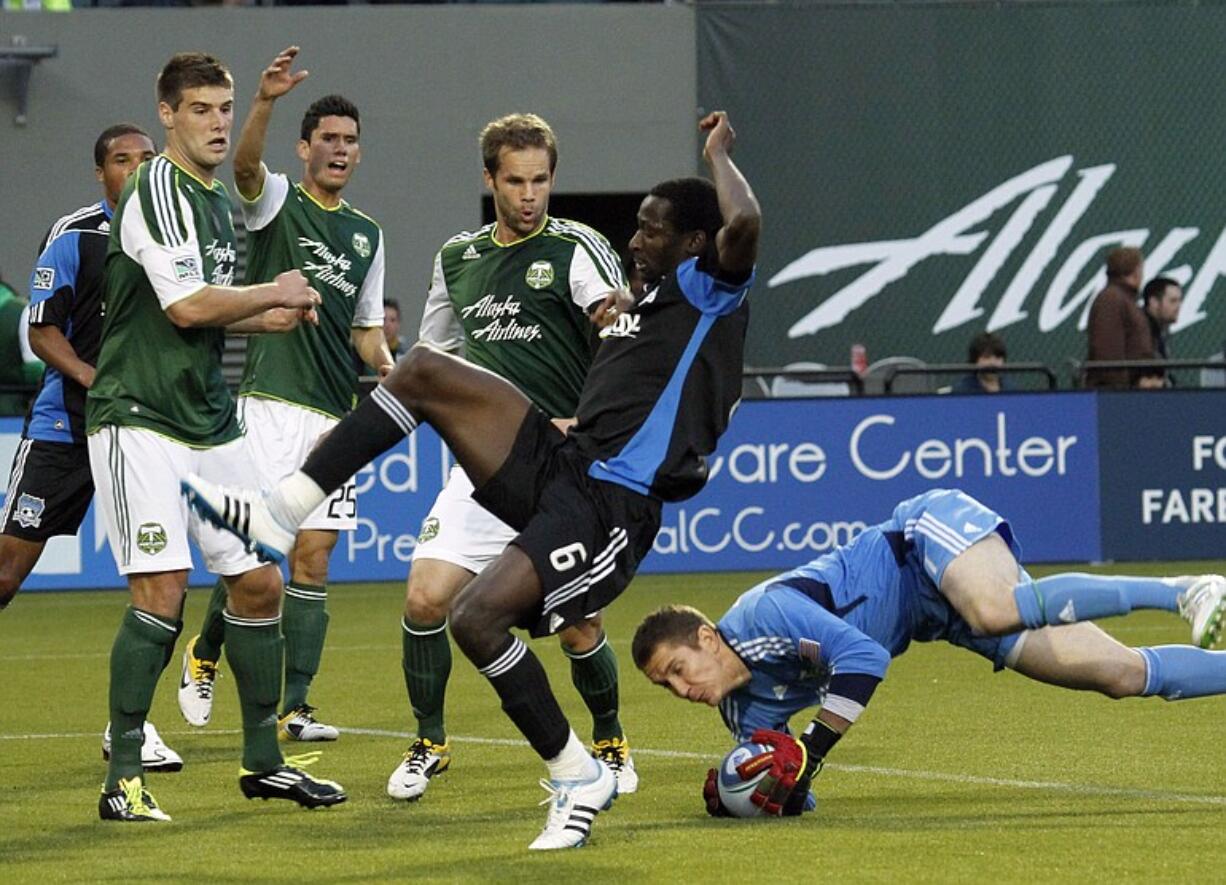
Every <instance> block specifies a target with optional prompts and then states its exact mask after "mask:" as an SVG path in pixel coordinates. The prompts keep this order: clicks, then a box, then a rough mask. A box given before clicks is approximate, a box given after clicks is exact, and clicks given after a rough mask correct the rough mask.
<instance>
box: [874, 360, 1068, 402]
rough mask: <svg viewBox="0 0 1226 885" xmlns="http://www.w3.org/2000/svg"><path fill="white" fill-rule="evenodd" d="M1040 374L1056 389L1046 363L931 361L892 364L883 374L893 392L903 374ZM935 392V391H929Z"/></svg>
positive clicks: (1051, 369)
mask: <svg viewBox="0 0 1226 885" xmlns="http://www.w3.org/2000/svg"><path fill="white" fill-rule="evenodd" d="M981 373H982V374H985V375H1027V374H1029V375H1042V376H1043V377H1044V378H1046V379H1047V389H1048V390H1056V389H1057V388H1058V387H1059V386H1060V383H1059V381H1058V380H1057V379H1056V370H1055V369H1053V368H1052V367H1051V366H1049V365H1047V364H1046V363H1005V364H1003V365H1000V366H979V365H976V364H975V363H931V364H929V365H926V366H894V367H893V368H891V369H889V370H887V371H886V373H885V376H884V383H885V393H886V394H887V395H889V394H891V393H893V392H894V380H895V379H896V378H898V377H899V376H904V375H972V374H981ZM929 392H930V393H936V392H937V391H929Z"/></svg>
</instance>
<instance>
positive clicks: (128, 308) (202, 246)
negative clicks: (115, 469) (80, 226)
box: [85, 156, 239, 448]
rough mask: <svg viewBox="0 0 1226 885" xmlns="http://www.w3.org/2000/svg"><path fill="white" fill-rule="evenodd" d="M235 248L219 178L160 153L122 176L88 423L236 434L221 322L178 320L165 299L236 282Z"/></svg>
mask: <svg viewBox="0 0 1226 885" xmlns="http://www.w3.org/2000/svg"><path fill="white" fill-rule="evenodd" d="M237 259H238V252H237V250H236V248H235V241H234V225H233V223H232V222H231V221H230V197H229V195H228V194H227V193H226V188H225V185H223V184H222V183H221V182H220V181H214V182H213V184H212V186H211V187H210V186H209V185H206V184H204V182H202V181H200V179H198V178H196V177H195V176H193V175H192V174H191V173H189V172H187V171H186V170H184V169H182V168H180V167H179V166H177V165H175V163H174V162H172V161H171V160H170V159H169V158H168V157H166V156H159V157H154V158H153V159H152V160H149V161H148V162H146V163H144V164H143V165H141V167H140V168H139V169H137V170H136V173H135V174H134V175H133V176H132V177H131V178H129V179H128V183H127V185H126V186H125V187H124V191H123V195H122V196H121V197H120V198H119V205H118V206H116V207H115V214H114V216H113V217H112V218H111V235H110V243H109V245H108V247H107V254H106V301H105V310H104V313H105V316H104V318H103V321H102V349H101V351H100V353H99V354H98V366H97V376H96V378H95V380H94V386H93V387H91V388H90V391H89V396H88V399H87V400H86V409H85V418H86V432H87V433H93V432H94V431H96V430H98V429H99V428H100V427H103V426H104V425H107V424H115V425H119V426H121V427H142V428H145V429H147V430H152V431H155V432H157V433H160V434H162V435H163V436H168V437H170V438H171V439H175V440H178V441H179V442H182V443H185V444H186V445H190V446H195V447H201V448H207V447H210V446H216V445H221V444H222V443H226V442H229V441H230V440H233V439H236V438H238V436H239V427H238V421H237V420H236V419H235V409H234V400H233V399H232V398H231V397H230V391H229V390H227V389H226V382H225V379H223V378H222V375H221V353H222V349H223V348H224V346H225V336H226V333H225V330H224V329H220V328H203V327H202V328H191V329H180V328H179V327H178V326H176V325H175V324H174V323H172V322H171V321H170V318H169V317H168V316H166V308H168V307H170V306H171V305H172V304H175V303H176V302H178V301H181V300H183V299H184V298H187V297H188V296H189V295H192V294H194V293H196V292H198V291H200V290H201V289H203V288H204V287H205V286H208V285H214V286H229V285H232V284H233V282H234V267H235V264H236V263H237Z"/></svg>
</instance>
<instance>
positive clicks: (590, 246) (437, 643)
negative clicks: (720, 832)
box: [387, 114, 638, 799]
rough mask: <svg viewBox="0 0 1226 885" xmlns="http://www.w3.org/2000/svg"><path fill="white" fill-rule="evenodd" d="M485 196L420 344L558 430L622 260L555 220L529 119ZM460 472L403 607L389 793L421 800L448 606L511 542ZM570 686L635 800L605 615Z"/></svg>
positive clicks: (504, 136) (572, 643)
mask: <svg viewBox="0 0 1226 885" xmlns="http://www.w3.org/2000/svg"><path fill="white" fill-rule="evenodd" d="M480 144H481V154H482V159H483V162H484V167H485V168H484V178H485V185H486V187H487V188H488V189H489V191H490V193H491V194H493V197H494V216H495V219H496V220H495V221H494V222H493V223H492V224H488V225H486V226H485V227H482V228H480V229H479V230H477V231H473V232H464V233H461V234H458V235H456V236H454V237H452V238H451V239H450V240H448V241H447V242H446V243H444V244H443V248H442V249H441V250H440V251H439V253H438V255H437V257H436V258H435V260H434V274H433V279H432V281H431V284H430V293H429V296H428V297H427V300H426V309H425V314H424V316H423V318H422V324H421V332H420V340H421V341H423V342H426V343H428V344H431V345H433V346H435V347H438V348H440V349H442V350H445V351H448V352H450V353H459V352H461V351H463V352H464V355H465V356H466V357H467V358H468V360H469V361H470V362H473V363H475V364H476V365H478V366H481V367H483V368H486V369H489V370H490V371H492V372H494V373H496V374H498V375H501V376H502V377H503V378H506V379H508V380H509V381H511V382H512V383H514V384H515V386H516V387H518V388H519V389H520V390H521V391H523V392H524V393H525V394H526V395H527V396H528V398H529V399H531V400H532V401H533V402H534V403H535V404H536V405H537V406H539V407H540V408H541V410H543V411H544V412H545V414H547V415H550V416H552V417H553V418H554V419H556V420H558V421H559V422H560V424H561V425H564V424H565V423H568V421H567V419H569V418H570V416H572V415H574V414H575V408H576V406H577V405H578V402H579V392H580V391H581V390H582V388H583V380H584V378H585V377H586V375H587V370H588V367H589V365H590V364H591V360H592V352H593V343H594V341H596V340H598V339H597V338H596V337H595V335H594V329H593V326H592V324H591V322H590V321H589V317H588V314H589V312H591V311H593V310H594V309H595V308H596V307H597V306H598V305H600V304H601V303H602V302H603V301H604V299H605V296H606V295H608V293H609V292H611V291H613V290H617V289H624V288H625V287H626V281H625V278H624V276H623V274H622V270H621V263H620V261H619V259H618V257H617V254H616V253H615V252H614V251H613V249H612V248H610V246H609V243H608V241H607V240H606V239H605V238H604V237H603V236H601V235H600V234H598V233H597V232H596V231H594V230H592V229H591V228H589V227H587V226H585V225H582V224H579V223H578V222H574V221H567V220H565V219H562V218H551V217H550V216H549V194H550V191H551V190H552V189H553V182H554V172H555V167H556V166H557V159H558V153H557V141H556V139H555V137H554V133H553V130H552V129H551V128H550V127H549V124H548V123H546V122H545V121H544V120H542V119H541V118H540V117H538V116H537V115H535V114H511V115H509V116H506V117H502V118H500V119H497V120H494V121H493V122H491V123H490V124H489V125H487V126H486V127H485V129H484V130H483V131H482V133H481V139H480ZM472 492H473V485H472V482H471V481H470V480H469V478H468V475H467V474H465V472H464V471H463V469H462V468H460V467H459V466H458V465H457V466H455V467H454V468H452V471H451V476H450V478H449V479H448V482H447V485H446V487H445V488H444V489H443V491H442V492H441V493H440V494H439V496H438V499H437V500H436V501H435V502H434V506H433V507H432V508H431V510H430V513H429V515H428V516H427V517H426V519H425V522H424V523H423V524H422V532H421V537H420V539H419V542H418V545H417V548H416V550H415V551H414V554H413V566H412V570H411V571H410V572H409V581H408V592H407V597H406V600H405V608H404V620H403V623H402V626H403V628H404V633H403V639H404V658H403V665H404V681H405V685H406V687H407V688H408V693H409V701H410V703H411V706H412V709H413V715H414V716H415V717H416V718H417V739H416V740H415V741H413V743H412V744H411V745H410V747H409V750H408V752H407V753H405V755H404V760H403V761H402V762H401V764H400V765H399V766H398V767H397V768H396V770H395V771H394V772H392V775H391V777H390V778H389V779H388V782H387V791H388V794H389V795H391V796H392V797H393V798H396V799H417V798H418V797H420V796H421V795H422V794H423V793H424V792H425V790H426V787H427V786H428V785H429V781H430V778H431V777H432V776H434V775H436V774H439V773H441V772H442V771H444V770H446V769H447V767H448V766H449V765H450V763H451V753H450V750H449V748H448V745H447V732H446V729H445V728H444V724H443V700H444V693H445V691H446V688H447V679H448V676H449V675H450V672H451V646H450V643H449V641H448V638H447V613H448V611H449V610H450V608H451V603H452V601H453V600H454V599H455V598H456V595H457V594H458V593H459V592H460V591H461V590H462V589H463V588H464V587H465V585H467V584H468V583H469V581H471V580H472V579H473V577H474V576H475V575H477V574H480V573H481V572H482V571H483V570H484V569H485V567H486V566H488V565H489V564H490V563H492V562H493V561H494V560H495V559H497V558H498V556H499V554H501V553H502V551H503V550H504V549H506V547H507V545H508V544H509V543H510V542H511V541H512V540H513V539H514V538H515V535H516V534H517V533H516V531H515V529H513V528H511V527H510V526H509V525H507V524H506V523H505V522H503V521H502V520H500V519H498V518H497V517H495V516H493V515H492V514H490V512H489V511H487V510H486V509H485V508H484V507H482V506H481V505H480V504H478V503H477V502H476V501H474V500H473V498H472ZM558 638H559V639H560V640H561V643H562V650H563V652H564V653H565V654H566V656H567V657H568V658H570V662H571V678H572V680H573V681H574V684H575V687H576V688H577V689H578V690H579V694H580V695H581V696H582V697H583V700H584V702H585V703H586V704H587V707H588V709H589V711H590V712H591V714H592V741H593V743H592V747H591V751H592V753H593V755H596V756H598V757H599V758H601V759H602V760H604V761H605V762H606V763H607V764H608V766H609V768H611V769H612V770H613V773H614V774H615V775H616V776H617V782H618V790H619V792H622V793H632V792H634V791H635V790H636V789H637V788H638V775H637V774H636V773H635V770H634V763H633V761H631V758H630V749H629V745H628V744H627V742H626V736H625V734H624V733H623V731H622V727H621V722H620V721H619V719H618V680H617V656H616V655H615V654H614V653H613V649H612V647H611V646H610V645H609V643H608V641H607V640H606V639H605V636H604V631H603V629H602V626H601V616H600V613H599V612H596V613H595V614H593V615H592V616H591V617H590V618H588V619H586V620H580V621H579V622H578V623H575V624H573V625H570V626H567V627H564V628H563V629H562V630H560V631H559V632H558Z"/></svg>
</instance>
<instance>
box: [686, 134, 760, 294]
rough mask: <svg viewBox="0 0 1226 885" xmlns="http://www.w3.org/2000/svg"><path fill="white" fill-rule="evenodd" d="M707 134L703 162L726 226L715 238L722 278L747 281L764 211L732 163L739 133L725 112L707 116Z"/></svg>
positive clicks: (756, 247) (756, 252)
mask: <svg viewBox="0 0 1226 885" xmlns="http://www.w3.org/2000/svg"><path fill="white" fill-rule="evenodd" d="M698 126H699V128H700V129H702V130H703V131H704V132H706V133H707V142H706V144H705V145H704V147H703V149H702V156H703V159H704V160H705V161H706V163H707V168H708V169H709V170H710V171H711V180H712V181H714V182H715V192H716V195H717V196H718V197H719V211H720V215H722V216H723V219H724V226H723V227H721V228H720V229H719V232H718V233H717V234H716V235H715V249H716V254H717V256H718V262H719V269H720V272H721V276H724V277H727V278H729V279H736V280H739V279H744V278H745V277H747V276H748V275H749V273H750V271H752V270H753V266H754V263H755V262H756V261H757V260H758V237H759V234H760V233H761V230H762V209H761V207H760V206H759V205H758V198H757V197H755V196H754V193H753V188H751V187H750V186H749V182H748V181H746V180H745V176H744V175H742V174H741V170H740V169H738V168H737V166H736V164H735V163H734V162H732V148H733V146H734V145H735V144H736V132H735V131H733V129H732V126H731V124H729V122H728V115H727V113H725V112H724V111H714V112H712V113H710V114H707V116H705V117H704V118H703V119H702V121H701V122H700V123H699V124H698Z"/></svg>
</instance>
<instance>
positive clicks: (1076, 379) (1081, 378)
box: [1068, 356, 1226, 387]
mask: <svg viewBox="0 0 1226 885" xmlns="http://www.w3.org/2000/svg"><path fill="white" fill-rule="evenodd" d="M1068 366H1069V371H1070V376H1069V380H1070V381H1071V383H1072V386H1073V387H1085V376H1086V372H1087V371H1093V370H1094V369H1162V370H1163V371H1176V370H1179V369H1200V370H1201V374H1200V377H1199V379H1198V381H1199V383H1198V384H1195V385H1191V386H1194V387H1226V359H1223V358H1221V357H1216V356H1215V357H1213V358H1210V359H1203V360H1191V359H1189V360H1180V359H1172V360H1077V359H1070V360H1069V361H1068ZM1180 386H1183V385H1180Z"/></svg>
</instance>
